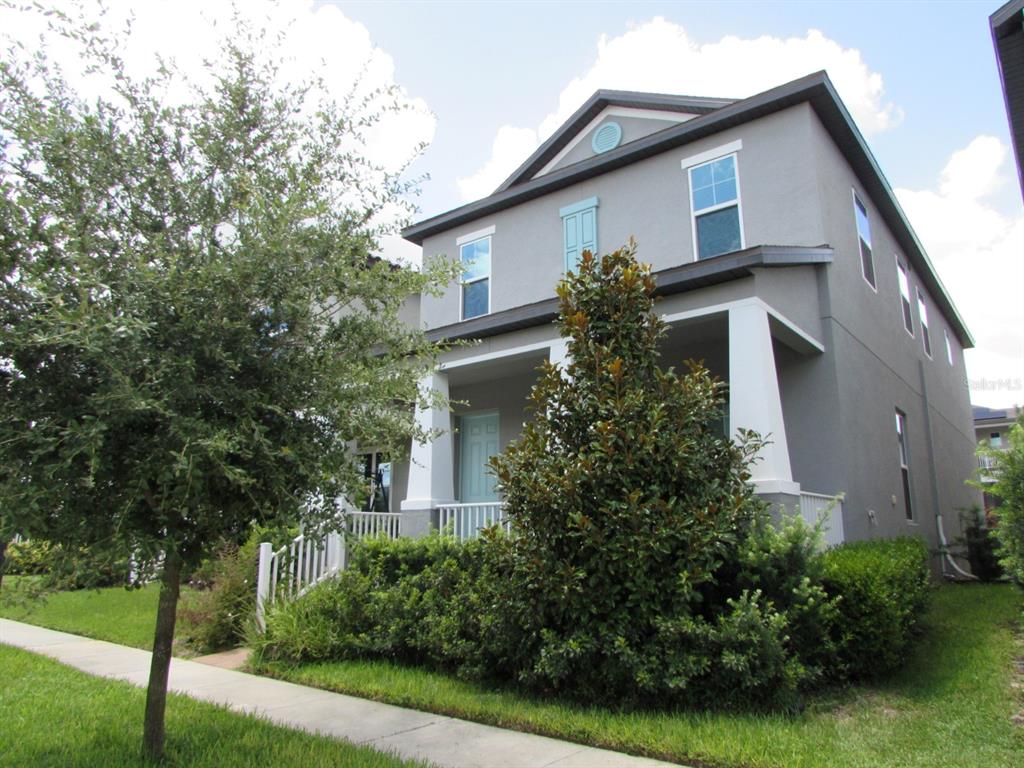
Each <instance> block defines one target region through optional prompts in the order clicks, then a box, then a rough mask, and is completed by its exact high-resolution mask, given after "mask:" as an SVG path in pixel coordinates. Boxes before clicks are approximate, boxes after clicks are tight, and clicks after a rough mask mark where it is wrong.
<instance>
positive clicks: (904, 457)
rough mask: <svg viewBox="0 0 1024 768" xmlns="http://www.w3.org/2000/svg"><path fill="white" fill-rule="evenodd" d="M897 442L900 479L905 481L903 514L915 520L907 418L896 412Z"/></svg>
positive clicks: (901, 412)
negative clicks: (911, 490)
mask: <svg viewBox="0 0 1024 768" xmlns="http://www.w3.org/2000/svg"><path fill="white" fill-rule="evenodd" d="M896 442H897V444H898V445H899V451H900V453H899V455H900V479H901V480H902V481H903V512H904V514H905V515H906V516H907V520H913V519H914V505H913V503H912V501H911V493H910V451H908V450H907V416H906V414H905V413H903V411H900V410H897V411H896Z"/></svg>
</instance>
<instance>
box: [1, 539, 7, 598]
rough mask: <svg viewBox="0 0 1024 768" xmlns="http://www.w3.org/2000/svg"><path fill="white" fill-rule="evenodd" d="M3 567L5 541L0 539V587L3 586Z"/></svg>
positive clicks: (5, 553) (5, 554)
mask: <svg viewBox="0 0 1024 768" xmlns="http://www.w3.org/2000/svg"><path fill="white" fill-rule="evenodd" d="M5 565H7V539H0V587H3V585H4V566H5Z"/></svg>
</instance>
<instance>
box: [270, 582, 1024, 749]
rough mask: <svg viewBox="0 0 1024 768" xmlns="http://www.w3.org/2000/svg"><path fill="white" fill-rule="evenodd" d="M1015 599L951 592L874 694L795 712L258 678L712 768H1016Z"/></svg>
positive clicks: (349, 670)
mask: <svg viewBox="0 0 1024 768" xmlns="http://www.w3.org/2000/svg"><path fill="white" fill-rule="evenodd" d="M1020 606H1021V596H1020V593H1019V592H1017V591H1015V590H1013V589H1012V588H1011V587H1009V586H988V585H964V586H945V587H942V588H940V589H937V590H936V591H935V594H934V600H933V605H932V608H931V610H930V612H929V615H928V619H927V624H928V629H927V633H926V634H925V636H924V637H922V638H921V639H920V641H919V642H918V645H917V648H916V651H915V653H914V655H913V657H912V658H911V659H909V662H908V664H907V666H906V668H905V669H904V670H903V671H902V672H901V673H900V674H899V675H898V676H896V677H895V678H893V679H891V680H889V681H887V682H885V683H883V684H879V685H875V686H859V687H855V688H852V689H848V690H843V691H838V692H830V693H827V694H819V695H818V696H816V697H815V698H813V699H812V700H811V701H809V702H808V707H807V710H806V712H805V713H804V714H803V715H800V716H793V717H788V716H781V715H779V716H755V715H730V714H699V713H622V712H616V711H614V710H611V709H596V708H595V709H583V708H578V707H572V706H567V705H560V704H557V703H550V702H540V701H537V700H534V699H530V698H527V697H524V696H520V695H516V694H515V693H512V692H509V691H502V690H491V689H487V688H484V687H482V686H479V685H475V684H472V683H467V682H462V681H459V680H455V679H453V678H451V677H447V676H445V675H441V674H437V673H432V672H427V671H424V670H421V669H409V668H403V667H399V666H396V665H393V664H388V663H384V662H335V663H323V664H309V665H303V666H299V667H285V666H269V667H265V668H263V669H262V670H261V671H262V672H264V673H266V674H271V675H273V676H276V677H280V678H283V679H286V680H291V681H293V682H297V683H305V684H307V685H314V686H318V687H321V688H328V689H330V690H335V691H339V692H343V693H349V694H353V695H356V696H362V697H365V698H371V699H377V700H379V701H386V702H390V703H393V704H399V705H404V706H409V707H414V708H417V709H423V710H428V711H432V712H439V713H443V714H448V715H454V716H458V717H463V718H466V719H469V720H476V721H479V722H485V723H491V724H494V725H499V726H505V727H509V728H517V729H520V730H526V731H533V732H536V733H542V734H546V735H549V736H555V737H559V738H564V739H570V740H572V741H578V742H581V743H586V744H594V745H598V746H603V747H607V748H610V749H617V750H621V751H625V752H632V753H636V754H643V755H649V756H652V757H661V758H665V759H669V760H676V761H680V762H690V763H691V764H692V763H694V762H700V763H702V764H705V765H709V766H730V767H731V766H744V767H749V768H760V767H761V766H773V767H777V768H798V767H799V766H822V767H825V766H844V767H848V768H856V767H863V768H885V767H887V766H892V768H896V767H897V766H898V767H899V768H911V767H913V766H921V767H922V768H925V767H927V768H934V766H936V765H942V766H965V767H967V766H971V767H972V768H973V767H975V766H977V767H978V768H981V767H988V766H992V767H993V768H995V767H997V766H1007V768H1009V766H1020V765H1022V764H1024V762H1022V755H1024V728H1022V727H1019V726H1014V725H1013V724H1012V723H1011V719H1010V718H1011V716H1012V715H1013V714H1014V713H1015V712H1016V711H1018V710H1019V709H1020V708H1021V707H1022V706H1024V701H1020V700H1016V701H1015V698H1014V694H1013V691H1012V689H1011V686H1010V682H1011V674H1012V673H1011V669H1012V660H1013V657H1014V655H1015V654H1016V655H1021V654H1022V651H1021V649H1020V647H1019V646H1018V647H1017V648H1016V650H1015V649H1014V643H1015V639H1014V632H1013V628H1014V627H1015V626H1016V624H1015V622H1016V620H1017V619H1018V618H1019V616H1020Z"/></svg>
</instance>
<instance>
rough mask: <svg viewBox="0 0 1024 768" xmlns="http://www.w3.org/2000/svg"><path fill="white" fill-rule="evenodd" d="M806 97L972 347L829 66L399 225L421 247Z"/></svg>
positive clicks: (951, 321) (965, 342)
mask: <svg viewBox="0 0 1024 768" xmlns="http://www.w3.org/2000/svg"><path fill="white" fill-rule="evenodd" d="M599 93H600V92H599ZM804 102H806V103H808V104H810V105H811V107H812V108H813V109H814V111H815V113H816V114H817V116H818V119H819V120H821V122H822V124H823V125H824V126H825V128H826V129H827V130H828V131H829V133H830V135H831V136H832V139H833V141H834V142H835V143H836V145H837V146H838V147H839V149H840V151H841V152H842V153H843V156H844V157H845V158H846V161H847V162H848V163H849V164H850V167H851V168H852V169H853V171H854V173H855V174H856V176H857V178H858V180H859V181H860V183H861V184H862V185H863V187H864V190H865V191H866V192H867V194H868V195H869V196H870V197H871V200H872V201H873V202H874V203H875V205H876V207H877V208H878V210H879V213H880V214H881V216H882V218H883V220H884V221H885V223H886V224H887V225H888V227H889V229H890V230H891V231H892V232H893V234H894V236H895V237H896V240H897V242H898V243H899V245H900V248H901V250H902V252H903V254H904V255H905V256H906V257H907V259H909V261H910V263H911V265H912V266H913V267H914V270H915V272H917V274H918V275H919V277H920V279H921V281H922V282H923V283H924V285H925V287H926V288H927V289H928V292H929V293H930V294H931V295H932V297H934V299H935V302H936V305H937V306H938V308H939V310H940V311H941V312H942V314H943V316H944V317H945V318H946V320H947V322H948V323H949V325H950V327H951V328H952V329H953V332H954V333H955V334H956V336H957V338H958V339H959V341H960V344H961V345H962V346H963V347H964V348H970V347H973V346H974V339H973V338H972V336H971V334H970V331H969V330H968V329H967V326H966V324H965V323H964V321H963V319H962V318H961V317H960V314H959V313H958V312H957V310H956V307H955V306H954V305H953V302H952V300H951V299H950V298H949V295H948V293H947V291H946V289H945V286H943V285H942V281H941V280H940V279H939V277H938V275H937V273H936V272H935V268H934V267H933V265H932V263H931V260H930V259H929V258H928V255H927V253H926V252H925V250H924V247H923V246H922V245H921V243H920V241H919V240H918V239H917V235H916V234H915V233H914V230H913V228H911V226H910V223H909V221H908V220H907V217H906V214H905V213H904V212H903V209H902V208H901V207H900V204H899V202H898V201H897V200H896V195H895V193H894V192H893V190H892V187H890V186H889V182H888V181H887V180H886V178H885V175H884V174H883V173H882V170H881V168H880V167H879V166H878V163H877V162H876V161H875V158H874V156H873V155H872V154H871V151H870V150H869V149H868V146H867V143H866V142H865V141H864V137H863V136H861V134H860V131H859V130H858V129H857V127H856V125H855V124H854V122H853V118H852V117H851V116H850V114H849V112H847V110H846V107H845V106H844V105H843V103H842V101H841V100H840V98H839V95H838V93H837V92H836V90H835V87H834V86H833V85H832V82H831V80H829V78H828V75H827V74H826V73H825V72H816V73H814V74H811V75H807V76H806V77H802V78H800V79H799V80H793V81H792V82H789V83H786V84H785V85H780V86H778V87H777V88H772V89H771V90H768V91H764V92H763V93H759V94H757V95H755V96H751V97H750V98H747V99H743V100H741V101H736V102H732V103H729V104H727V105H726V106H722V107H719V108H717V109H715V110H713V111H711V112H708V113H707V114H705V115H702V116H700V117H695V118H693V119H692V120H688V121H687V122H685V123H680V124H679V125H676V126H673V127H671V128H666V129H664V130H661V131H658V132H657V133H654V134H651V135H649V136H645V137H643V138H640V139H637V140H636V141H632V142H630V143H628V144H624V145H622V146H620V147H618V148H616V149H613V150H611V151H609V152H606V153H604V154H601V155H596V156H594V157H591V158H588V159H586V160H582V161H580V162H578V163H574V164H573V165H570V166H567V167H565V168H560V169H557V170H554V171H551V172H550V173H546V174H544V175H543V176H539V177H537V178H531V179H529V180H527V181H523V182H521V183H518V184H515V185H514V186H511V187H508V188H506V189H504V190H503V191H500V192H496V193H495V194H493V195H490V196H489V197H485V198H483V199H482V200H477V201H476V202H472V203H468V204H467V205H463V206H461V207H459V208H455V209H453V210H451V211H448V212H447V213H443V214H440V215H438V216H433V217H431V218H429V219H425V220H424V221H421V222H419V223H417V224H414V225H412V226H410V227H407V228H406V229H404V230H403V231H402V236H403V237H404V238H405V239H406V240H409V241H410V242H413V243H416V244H417V245H422V244H423V241H424V240H425V239H426V238H428V237H431V236H433V235H436V234H440V233H442V232H445V231H447V230H449V229H452V228H453V227H457V226H460V225H462V224H465V223H467V222H470V221H474V220H477V219H480V218H481V217H484V216H488V215H490V214H493V213H497V212H498V211H502V210H505V209H506V208H511V207H512V206H515V205H519V204H521V203H524V202H527V201H528V200H533V199H535V198H538V197H541V196H543V195H546V194H549V193H551V192H554V191H556V190H559V189H563V188H564V187H568V186H571V185H573V184H577V183H579V182H581V181H584V180H586V179H590V178H593V177H595V176H600V175H602V174H605V173H608V172H609V171H613V170H616V169H618V168H622V167H624V166H627V165H630V164H632V163H635V162H638V161H640V160H644V159H646V158H648V157H653V156H654V155H658V154H661V153H662V152H665V151H668V150H670V149H674V148H676V147H680V146H684V145H686V144H689V143H691V142H694V141H697V140H699V139H702V138H705V137H707V136H711V135H714V134H716V133H719V132H721V131H724V130H727V129H729V128H733V127H736V126H740V125H743V124H745V123H749V122H751V121H753V120H757V119H759V118H762V117H765V116H767V115H770V114H773V113H775V112H779V111H781V110H783V109H788V108H789V107H792V106H795V105H797V104H801V103H804Z"/></svg>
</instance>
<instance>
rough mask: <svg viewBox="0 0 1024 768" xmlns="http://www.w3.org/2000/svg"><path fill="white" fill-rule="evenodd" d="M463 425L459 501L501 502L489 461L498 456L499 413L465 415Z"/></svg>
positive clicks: (460, 432) (461, 432)
mask: <svg viewBox="0 0 1024 768" xmlns="http://www.w3.org/2000/svg"><path fill="white" fill-rule="evenodd" d="M459 422H460V427H461V428H460V430H459V441H460V443H461V449H460V451H459V491H460V492H459V501H461V502H462V503H463V504H470V503H474V502H486V501H497V500H498V494H497V493H496V492H495V490H494V485H495V478H494V475H493V474H492V473H491V471H490V467H489V462H490V459H491V457H492V456H496V455H497V453H498V414H497V413H481V414H475V415H471V416H463V417H461V419H460V420H459Z"/></svg>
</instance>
